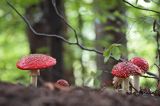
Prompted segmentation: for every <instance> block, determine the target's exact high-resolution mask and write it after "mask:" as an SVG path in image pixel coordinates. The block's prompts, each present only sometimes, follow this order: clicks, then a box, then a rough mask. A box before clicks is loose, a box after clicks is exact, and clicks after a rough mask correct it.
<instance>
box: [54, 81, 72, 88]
mask: <svg viewBox="0 0 160 106" xmlns="http://www.w3.org/2000/svg"><path fill="white" fill-rule="evenodd" d="M54 87H55V88H56V89H58V90H63V91H68V90H69V88H70V85H69V83H68V81H66V80H64V79H59V80H58V81H57V82H56V83H55V84H54Z"/></svg>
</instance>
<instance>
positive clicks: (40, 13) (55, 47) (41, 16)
mask: <svg viewBox="0 0 160 106" xmlns="http://www.w3.org/2000/svg"><path fill="white" fill-rule="evenodd" d="M56 4H57V8H58V10H59V11H61V12H62V14H64V2H63V0H56ZM26 16H27V18H28V19H29V20H30V22H31V24H32V26H33V28H34V29H35V30H36V31H37V32H42V33H47V34H57V35H61V33H63V32H64V31H65V27H64V24H63V22H62V21H61V19H60V18H59V17H58V16H57V14H56V13H55V10H54V7H53V6H52V2H51V0H41V1H40V3H39V4H35V5H32V6H29V7H28V8H27V9H26ZM27 37H28V41H29V45H30V52H31V53H44V54H49V55H51V56H52V57H54V58H56V60H57V64H56V65H55V66H53V68H51V69H46V70H43V71H41V79H42V80H43V81H56V80H58V79H60V78H62V77H63V54H62V53H63V44H62V41H61V40H59V39H57V38H53V37H41V36H36V35H34V34H33V32H32V31H31V30H30V29H29V28H28V27H27Z"/></svg>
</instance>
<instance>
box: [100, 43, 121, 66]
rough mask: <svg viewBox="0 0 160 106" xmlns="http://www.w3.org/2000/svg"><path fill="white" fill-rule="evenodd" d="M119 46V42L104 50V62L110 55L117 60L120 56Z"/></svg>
mask: <svg viewBox="0 0 160 106" xmlns="http://www.w3.org/2000/svg"><path fill="white" fill-rule="evenodd" d="M120 47H121V44H112V45H111V46H110V47H109V48H108V49H106V50H104V52H103V56H104V62H105V63H106V62H107V61H108V60H109V58H110V57H111V56H112V57H113V58H115V59H116V60H119V59H120V57H121V51H120Z"/></svg>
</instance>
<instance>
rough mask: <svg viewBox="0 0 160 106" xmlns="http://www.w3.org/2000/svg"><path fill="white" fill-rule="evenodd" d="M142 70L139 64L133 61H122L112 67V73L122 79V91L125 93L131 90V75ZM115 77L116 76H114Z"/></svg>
mask: <svg viewBox="0 0 160 106" xmlns="http://www.w3.org/2000/svg"><path fill="white" fill-rule="evenodd" d="M140 72H141V70H140V69H139V67H138V66H136V65H134V64H133V63H131V62H120V63H118V64H116V65H115V66H114V67H113V69H112V75H114V76H115V77H118V78H117V79H121V80H122V79H123V80H122V91H123V92H124V93H126V92H128V91H129V76H130V75H131V74H132V73H140ZM114 79H115V78H114Z"/></svg>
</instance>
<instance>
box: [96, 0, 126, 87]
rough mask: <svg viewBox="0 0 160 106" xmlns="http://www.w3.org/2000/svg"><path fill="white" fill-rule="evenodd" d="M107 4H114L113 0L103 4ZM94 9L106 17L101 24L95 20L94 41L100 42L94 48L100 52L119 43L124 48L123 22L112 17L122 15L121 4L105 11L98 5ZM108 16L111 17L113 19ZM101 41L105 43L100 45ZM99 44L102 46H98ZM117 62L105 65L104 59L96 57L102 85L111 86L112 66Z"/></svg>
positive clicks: (118, 3)
mask: <svg viewBox="0 0 160 106" xmlns="http://www.w3.org/2000/svg"><path fill="white" fill-rule="evenodd" d="M95 1H96V0H95ZM103 2H104V1H103ZM109 2H110V3H111V2H114V3H115V0H113V1H105V4H109ZM96 4H97V3H96ZM106 6H107V5H106ZM96 8H98V9H97V10H98V11H97V12H98V13H99V15H102V14H101V13H103V12H104V13H106V15H105V16H106V17H107V18H106V20H105V21H103V22H102V21H101V20H100V19H96V20H95V28H96V41H97V42H100V43H97V45H96V48H97V49H98V50H100V51H103V49H104V47H103V46H105V47H106V46H108V47H109V45H111V44H113V43H119V44H122V45H123V46H125V47H126V38H125V34H124V32H123V31H122V29H123V28H124V27H125V21H124V20H123V19H122V18H120V17H117V16H115V15H114V13H115V12H118V13H119V14H120V15H124V13H125V11H124V10H123V9H122V7H121V2H120V1H116V4H115V5H114V6H112V7H111V8H107V9H104V8H102V7H101V6H99V5H96ZM104 10H105V11H104ZM109 16H112V17H113V18H111V17H109ZM103 17H104V16H103ZM102 41H103V42H104V41H105V43H102ZM101 43H102V45H100V44H101ZM122 55H123V56H126V57H127V50H124V51H123V54H122ZM117 62H118V61H115V60H113V59H109V61H108V62H107V63H104V57H103V56H101V55H97V67H98V69H99V70H101V71H102V77H101V80H102V85H103V84H104V85H106V86H111V85H112V78H113V76H112V75H111V70H112V67H113V65H115V64H116V63H117Z"/></svg>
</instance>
